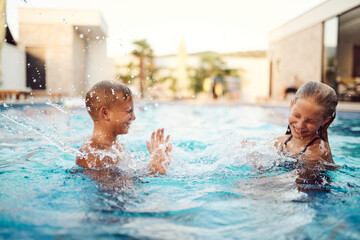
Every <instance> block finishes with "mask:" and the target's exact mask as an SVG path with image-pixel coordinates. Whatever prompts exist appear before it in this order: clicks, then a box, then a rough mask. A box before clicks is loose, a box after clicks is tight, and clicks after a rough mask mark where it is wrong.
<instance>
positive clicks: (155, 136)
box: [146, 128, 172, 154]
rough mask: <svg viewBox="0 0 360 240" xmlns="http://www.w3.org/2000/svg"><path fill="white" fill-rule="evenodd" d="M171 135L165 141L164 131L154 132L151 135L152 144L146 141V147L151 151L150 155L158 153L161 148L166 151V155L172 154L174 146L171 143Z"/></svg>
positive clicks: (160, 129)
mask: <svg viewBox="0 0 360 240" xmlns="http://www.w3.org/2000/svg"><path fill="white" fill-rule="evenodd" d="M169 138H170V135H167V137H166V139H165V141H164V129H163V128H159V129H158V130H157V131H156V132H153V133H152V134H151V144H150V142H149V141H146V146H147V148H148V150H149V153H150V154H153V153H154V152H157V150H159V149H161V148H165V149H162V150H164V151H165V153H166V154H168V153H169V152H171V149H172V145H171V143H170V142H169Z"/></svg>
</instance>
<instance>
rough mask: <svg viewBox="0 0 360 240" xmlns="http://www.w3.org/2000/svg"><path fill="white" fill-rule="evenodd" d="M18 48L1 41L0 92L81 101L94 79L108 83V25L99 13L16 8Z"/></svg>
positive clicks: (111, 71)
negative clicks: (5, 91) (19, 91)
mask: <svg viewBox="0 0 360 240" xmlns="http://www.w3.org/2000/svg"><path fill="white" fill-rule="evenodd" d="M18 11H19V39H18V42H17V43H16V45H17V46H14V45H10V44H9V43H7V42H5V44H4V46H3V51H2V53H1V54H2V61H1V69H2V71H3V76H2V77H1V82H2V84H1V86H0V87H1V89H17V90H31V91H32V92H33V93H36V94H37V95H47V94H58V95H61V96H69V97H79V96H84V94H85V93H86V91H87V88H88V87H89V86H91V85H92V84H93V83H95V82H96V81H98V79H108V78H112V77H113V74H114V66H113V60H112V59H109V58H108V57H107V55H106V33H107V25H106V23H105V22H104V20H103V18H102V16H101V15H100V13H99V12H97V11H89V10H87V11H80V10H60V9H32V8H20V9H18Z"/></svg>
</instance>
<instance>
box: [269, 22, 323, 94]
mask: <svg viewBox="0 0 360 240" xmlns="http://www.w3.org/2000/svg"><path fill="white" fill-rule="evenodd" d="M270 51H271V54H270V61H272V86H271V87H272V97H273V98H274V99H279V98H281V96H282V93H283V90H284V88H286V87H288V86H291V85H292V83H293V81H294V78H295V76H297V78H298V80H299V81H300V82H308V81H319V82H320V81H321V62H322V23H318V24H315V25H313V26H312V27H309V28H307V29H304V30H302V31H300V32H297V33H295V34H293V35H290V36H288V37H285V38H283V39H281V40H278V41H276V42H272V43H270Z"/></svg>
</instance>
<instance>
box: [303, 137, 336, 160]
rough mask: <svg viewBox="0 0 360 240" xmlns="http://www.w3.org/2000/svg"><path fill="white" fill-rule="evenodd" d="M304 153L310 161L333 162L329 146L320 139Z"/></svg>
mask: <svg viewBox="0 0 360 240" xmlns="http://www.w3.org/2000/svg"><path fill="white" fill-rule="evenodd" d="M306 152H307V157H306V158H307V159H308V160H310V161H319V160H320V161H326V162H333V159H332V154H331V149H330V145H329V143H327V142H325V141H324V140H322V139H318V140H316V141H315V142H314V143H313V144H312V145H311V146H309V147H308V150H307V151H306Z"/></svg>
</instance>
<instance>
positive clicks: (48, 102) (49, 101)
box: [45, 99, 68, 114]
mask: <svg viewBox="0 0 360 240" xmlns="http://www.w3.org/2000/svg"><path fill="white" fill-rule="evenodd" d="M45 103H46V104H47V105H49V106H52V107H54V108H56V109H57V110H59V111H60V112H62V113H65V114H68V112H66V111H65V110H64V109H63V108H62V107H61V106H59V105H58V104H56V103H53V102H52V101H51V100H49V99H46V100H45Z"/></svg>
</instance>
